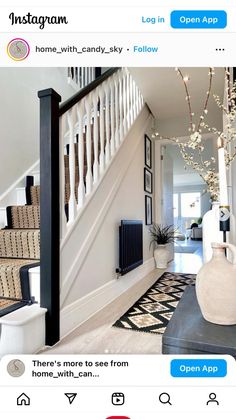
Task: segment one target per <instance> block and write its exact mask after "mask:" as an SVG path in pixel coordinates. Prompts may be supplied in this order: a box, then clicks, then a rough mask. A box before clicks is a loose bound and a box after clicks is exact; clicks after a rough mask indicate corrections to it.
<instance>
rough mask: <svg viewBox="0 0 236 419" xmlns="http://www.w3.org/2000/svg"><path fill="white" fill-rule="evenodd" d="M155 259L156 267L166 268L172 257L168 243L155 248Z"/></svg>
mask: <svg viewBox="0 0 236 419" xmlns="http://www.w3.org/2000/svg"><path fill="white" fill-rule="evenodd" d="M154 259H155V262H156V268H159V269H165V268H167V264H168V262H169V261H170V259H171V254H170V247H169V246H168V244H159V245H158V247H157V248H156V249H155V250H154Z"/></svg>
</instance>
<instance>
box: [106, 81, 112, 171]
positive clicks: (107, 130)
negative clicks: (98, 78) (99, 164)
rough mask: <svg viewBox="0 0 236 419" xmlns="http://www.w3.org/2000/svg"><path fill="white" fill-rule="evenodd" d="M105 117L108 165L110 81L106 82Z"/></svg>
mask: <svg viewBox="0 0 236 419" xmlns="http://www.w3.org/2000/svg"><path fill="white" fill-rule="evenodd" d="M105 107H106V109H105V119H106V147H105V163H106V166H107V165H108V163H109V162H110V158H111V157H110V156H111V154H110V109H109V107H110V89H109V81H107V82H105Z"/></svg>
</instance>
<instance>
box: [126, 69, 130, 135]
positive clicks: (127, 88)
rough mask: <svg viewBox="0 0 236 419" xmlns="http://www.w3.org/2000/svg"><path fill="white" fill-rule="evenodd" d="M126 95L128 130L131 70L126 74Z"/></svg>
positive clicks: (128, 122) (128, 126)
mask: <svg viewBox="0 0 236 419" xmlns="http://www.w3.org/2000/svg"><path fill="white" fill-rule="evenodd" d="M126 92H127V93H126V95H127V130H129V128H130V90H129V72H128V71H127V74H126Z"/></svg>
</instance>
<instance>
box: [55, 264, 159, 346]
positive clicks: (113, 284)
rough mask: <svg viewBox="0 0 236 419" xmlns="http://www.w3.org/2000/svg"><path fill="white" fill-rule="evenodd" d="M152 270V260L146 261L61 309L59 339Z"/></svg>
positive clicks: (153, 266)
mask: <svg viewBox="0 0 236 419" xmlns="http://www.w3.org/2000/svg"><path fill="white" fill-rule="evenodd" d="M154 268H155V262H154V258H151V259H148V260H147V261H145V262H144V263H143V265H141V266H139V267H138V268H136V269H134V270H133V271H131V272H129V273H128V274H126V275H124V276H122V277H120V278H119V279H116V280H113V281H110V282H108V283H107V284H106V285H104V286H102V287H100V288H98V289H97V290H95V291H93V292H92V293H90V294H88V295H86V296H85V297H83V298H81V299H79V300H77V301H75V302H74V303H72V304H70V305H68V306H67V307H65V308H63V309H62V310H61V331H60V332H61V333H60V335H61V338H63V337H65V336H66V335H68V334H69V333H71V332H72V331H73V330H74V329H76V328H77V327H78V326H80V325H81V324H82V323H84V322H85V321H86V320H88V319H89V318H90V317H92V316H93V315H94V314H96V313H97V312H98V311H99V310H101V309H102V308H104V307H105V306H106V305H108V304H110V303H111V302H112V301H114V300H115V299H116V298H118V297H119V296H121V295H122V294H123V293H124V292H126V291H127V290H128V289H129V288H131V287H132V286H133V285H135V284H137V283H138V282H139V281H141V280H142V279H143V278H144V277H145V276H146V275H147V274H149V273H150V272H151V271H152V270H153V269H154Z"/></svg>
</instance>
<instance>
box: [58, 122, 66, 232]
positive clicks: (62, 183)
mask: <svg viewBox="0 0 236 419" xmlns="http://www.w3.org/2000/svg"><path fill="white" fill-rule="evenodd" d="M59 129H60V131H59V132H60V136H59V153H60V154H59V161H60V236H61V239H63V237H64V236H65V234H66V230H67V226H66V224H67V220H66V213H65V161H64V136H65V132H66V116H65V114H64V115H62V117H61V118H60V128H59Z"/></svg>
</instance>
